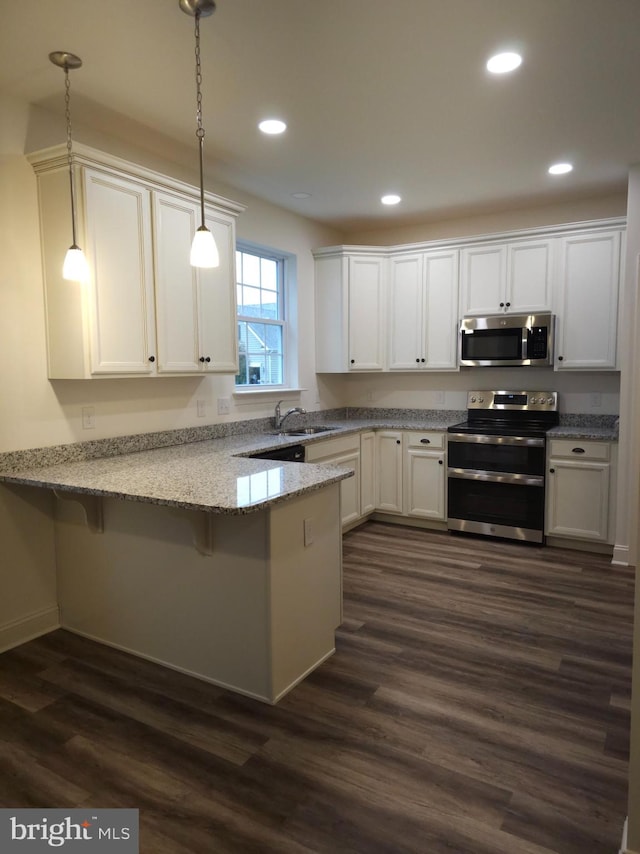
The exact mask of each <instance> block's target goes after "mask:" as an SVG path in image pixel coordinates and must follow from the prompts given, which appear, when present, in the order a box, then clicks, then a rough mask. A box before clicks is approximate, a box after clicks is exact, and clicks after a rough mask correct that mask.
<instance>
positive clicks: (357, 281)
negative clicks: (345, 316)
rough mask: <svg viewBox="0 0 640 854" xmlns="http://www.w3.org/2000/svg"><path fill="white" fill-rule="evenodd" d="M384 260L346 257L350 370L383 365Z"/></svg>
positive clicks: (381, 367) (374, 369)
mask: <svg viewBox="0 0 640 854" xmlns="http://www.w3.org/2000/svg"><path fill="white" fill-rule="evenodd" d="M383 274H384V259H382V258H366V257H362V258H360V257H353V258H349V301H348V305H349V369H350V370H353V371H381V370H382V369H383V367H384V353H383V346H382V323H383V320H384V302H383V298H384V280H383Z"/></svg>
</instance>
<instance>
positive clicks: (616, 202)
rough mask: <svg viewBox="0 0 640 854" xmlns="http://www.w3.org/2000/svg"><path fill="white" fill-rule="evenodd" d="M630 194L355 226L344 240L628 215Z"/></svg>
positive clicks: (394, 239)
mask: <svg viewBox="0 0 640 854" xmlns="http://www.w3.org/2000/svg"><path fill="white" fill-rule="evenodd" d="M626 212H627V194H626V192H620V193H616V194H613V195H611V194H608V195H599V196H593V197H585V198H583V199H580V200H578V201H576V200H573V201H570V202H558V203H555V204H552V205H549V204H547V205H540V204H537V205H536V204H532V205H528V206H526V207H524V206H523V207H521V208H514V209H509V210H499V211H492V212H485V213H479V214H477V215H475V216H463V217H447V218H445V219H440V220H437V221H433V220H427V221H424V222H417V223H412V224H407V225H397V226H394V225H391V226H386V227H384V228H370V229H362V228H360V229H352V230H351V231H349V232H348V233H347V234H346V236H345V239H344V242H345V243H348V244H360V245H365V246H393V245H395V244H401V243H419V242H420V241H422V240H440V239H443V240H446V239H452V238H454V237H469V236H472V235H476V234H495V233H499V232H502V231H517V230H518V229H524V228H541V227H544V226H547V225H559V224H560V223H565V222H587V221H588V220H593V219H608V218H609V217H617V216H625V215H626Z"/></svg>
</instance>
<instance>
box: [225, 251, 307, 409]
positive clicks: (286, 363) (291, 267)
mask: <svg viewBox="0 0 640 854" xmlns="http://www.w3.org/2000/svg"><path fill="white" fill-rule="evenodd" d="M236 251H237V252H247V253H249V254H251V255H258V256H260V257H261V258H268V259H270V260H272V261H276V262H278V267H279V271H278V272H279V277H280V280H279V289H278V301H279V304H280V306H281V313H282V316H281V317H280V318H279V319H278V320H270V319H264V318H259V317H248V316H246V315H241V314H239V313H238V309H237V308H236V324H237V322H238V321H249V322H251V321H254V322H256V323H263V322H266V323H270V324H274V325H279V326H281V328H282V380H283V381H282V383H279V384H277V385H276V384H260V385H252V384H247V385H234V392H233V394H234V396H236V397H243V396H249V395H265V394H269V393H272V394H280V393H282V392H284V391H298V389H297V382H298V360H297V346H296V345H297V340H296V337H295V329H296V325H297V292H296V272H297V263H296V262H297V259H296V256H295V255H292V254H290V253H287V252H283V251H280V250H278V249H274V248H272V247H268V246H263V245H261V244H258V243H253V242H250V241H247V240H238V241H237V243H236ZM235 278H236V282H235V286H236V287H237V285H238V277H237V275H236V277H235Z"/></svg>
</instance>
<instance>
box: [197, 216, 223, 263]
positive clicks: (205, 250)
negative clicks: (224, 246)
mask: <svg viewBox="0 0 640 854" xmlns="http://www.w3.org/2000/svg"><path fill="white" fill-rule="evenodd" d="M190 261H191V266H192V267H219V266H220V255H219V253H218V247H217V246H216V241H215V240H214V238H213V234H211V232H210V231H209V229H208V228H207V227H206V226H204V225H201V226H200V228H199V229H198V230H197V231H196V233H195V235H194V236H193V243H192V244H191V258H190Z"/></svg>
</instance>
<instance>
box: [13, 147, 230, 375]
mask: <svg viewBox="0 0 640 854" xmlns="http://www.w3.org/2000/svg"><path fill="white" fill-rule="evenodd" d="M77 148H78V153H76V154H74V163H75V166H74V169H75V178H76V194H77V231H78V242H79V244H80V246H82V248H83V249H84V250H85V253H86V255H87V260H88V262H89V268H90V271H91V275H90V280H89V282H87V283H85V284H80V283H78V282H69V281H65V280H64V279H63V278H62V262H63V259H64V255H65V252H66V249H67V247H68V245H69V244H70V242H71V237H70V236H71V214H70V203H69V176H68V170H67V163H66V149H65V153H64V154H63V153H62V148H61V147H57V148H55V149H49V150H47V151H45V152H40V153H38V154H34V155H31V156H30V158H29V159H30V161H31V163H32V165H33V167H34V169H35V171H36V175H37V179H38V195H39V206H40V225H41V235H42V248H43V261H44V274H45V300H46V320H47V346H48V361H49V377H50V378H51V379H88V378H91V377H98V376H103V377H104V376H111V377H117V376H156V375H172V374H173V375H175V374H180V375H185V374H201V373H207V372H214V371H218V372H225V373H235V372H236V371H237V344H236V320H235V270H234V262H235V219H236V216H237V215H238V213H240V212H241V211H242V210H243V208H242V207H241V206H239V205H236V204H235V203H233V202H228V201H227V200H225V199H220V198H219V197H214V196H208V197H207V205H206V222H207V225H208V227H209V228H210V229H211V230H212V231H213V234H214V237H215V240H216V243H217V245H218V250H219V252H220V266H219V267H217V268H214V269H212V270H196V269H194V268H193V267H191V265H190V264H189V250H190V246H191V240H192V237H193V234H194V232H195V229H196V228H197V226H198V224H199V207H198V201H197V199H198V192H197V190H196V189H195V188H193V187H189V186H187V185H184V184H181V183H180V182H175V181H172V180H171V179H169V178H164V177H163V176H161V175H158V174H157V173H152V172H149V171H148V170H145V169H142V168H138V167H136V166H132V165H131V164H128V163H126V162H125V161H121V160H119V159H117V158H112V157H109V156H107V155H103V154H102V153H98V152H93V151H92V150H91V149H87V148H86V147H84V146H78V147H77Z"/></svg>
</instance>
